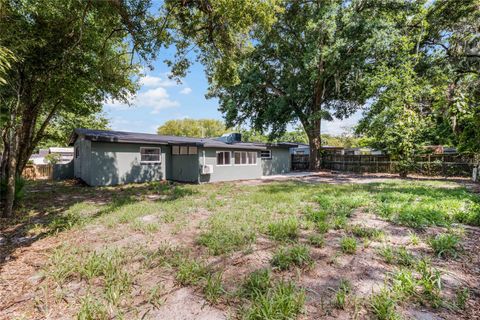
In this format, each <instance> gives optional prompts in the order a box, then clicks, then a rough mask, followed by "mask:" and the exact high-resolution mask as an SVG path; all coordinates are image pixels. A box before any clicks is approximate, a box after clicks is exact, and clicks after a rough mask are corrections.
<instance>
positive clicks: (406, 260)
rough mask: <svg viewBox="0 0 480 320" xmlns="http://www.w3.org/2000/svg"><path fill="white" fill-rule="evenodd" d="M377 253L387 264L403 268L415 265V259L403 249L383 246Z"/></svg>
mask: <svg viewBox="0 0 480 320" xmlns="http://www.w3.org/2000/svg"><path fill="white" fill-rule="evenodd" d="M377 252H378V254H379V255H380V256H381V257H382V258H383V259H384V261H385V262H387V263H389V264H398V265H400V266H405V267H411V266H413V265H414V264H415V257H414V256H413V254H412V253H411V252H409V251H408V250H407V249H406V248H404V247H401V248H394V247H392V246H384V247H382V248H380V249H379V250H378V251H377Z"/></svg>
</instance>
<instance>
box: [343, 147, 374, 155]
mask: <svg viewBox="0 0 480 320" xmlns="http://www.w3.org/2000/svg"><path fill="white" fill-rule="evenodd" d="M344 154H345V155H349V156H353V155H355V156H359V155H374V156H375V155H376V156H378V155H383V151H382V150H376V149H373V148H370V147H358V148H347V149H345V152H344Z"/></svg>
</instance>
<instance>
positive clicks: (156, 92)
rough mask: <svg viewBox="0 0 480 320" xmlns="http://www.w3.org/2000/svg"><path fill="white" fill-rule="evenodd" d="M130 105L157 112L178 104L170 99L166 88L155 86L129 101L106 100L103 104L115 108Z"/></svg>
mask: <svg viewBox="0 0 480 320" xmlns="http://www.w3.org/2000/svg"><path fill="white" fill-rule="evenodd" d="M129 105H130V106H132V107H139V108H150V109H152V111H151V113H154V114H156V113H159V112H160V110H163V109H167V108H175V107H178V106H179V105H180V104H179V103H178V101H176V100H172V99H171V98H170V95H169V94H168V92H167V90H166V89H165V88H163V87H157V88H153V89H149V90H146V91H142V92H140V93H138V94H137V95H136V96H135V97H132V98H130V99H129V103H123V102H120V101H111V100H110V101H107V102H106V103H105V106H106V107H108V108H111V109H116V110H125V109H128V108H129Z"/></svg>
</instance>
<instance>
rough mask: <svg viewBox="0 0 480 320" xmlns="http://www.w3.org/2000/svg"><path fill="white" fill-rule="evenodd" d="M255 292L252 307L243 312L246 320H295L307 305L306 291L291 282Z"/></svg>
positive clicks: (276, 284) (278, 283)
mask: <svg viewBox="0 0 480 320" xmlns="http://www.w3.org/2000/svg"><path fill="white" fill-rule="evenodd" d="M255 292H256V294H255V295H253V299H252V301H251V304H250V306H249V307H248V308H246V309H245V310H244V312H243V317H242V318H243V319H245V320H264V319H269V320H274V319H275V320H289V319H295V318H296V317H297V316H298V314H299V313H300V312H301V311H302V308H303V305H304V303H305V293H304V291H303V290H300V289H299V288H297V286H296V285H295V284H294V283H293V282H289V281H279V282H277V283H275V284H274V285H273V286H272V287H271V288H268V289H267V290H266V291H265V292H261V291H255Z"/></svg>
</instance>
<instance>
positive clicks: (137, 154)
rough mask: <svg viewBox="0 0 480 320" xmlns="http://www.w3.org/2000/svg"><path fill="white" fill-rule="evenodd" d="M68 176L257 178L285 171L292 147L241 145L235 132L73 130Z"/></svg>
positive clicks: (99, 180)
mask: <svg viewBox="0 0 480 320" xmlns="http://www.w3.org/2000/svg"><path fill="white" fill-rule="evenodd" d="M70 145H72V146H74V150H75V152H74V176H75V177H76V178H80V179H82V180H83V181H84V182H85V183H87V184H88V185H91V186H106V185H117V184H124V183H131V182H147V181H158V180H174V181H181V182H193V183H204V182H215V181H230V180H240V179H258V178H261V177H262V176H264V175H274V174H282V173H287V172H289V171H290V167H291V163H290V161H291V159H290V153H289V148H291V147H295V146H296V144H292V143H271V144H265V143H247V142H242V141H241V135H240V134H238V133H234V134H229V135H225V136H222V137H220V138H217V139H201V138H187V137H176V136H161V135H156V134H146V133H133V132H121V131H103V130H89V129H75V131H74V133H73V134H72V137H71V139H70Z"/></svg>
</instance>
